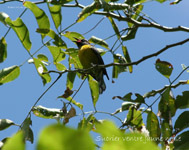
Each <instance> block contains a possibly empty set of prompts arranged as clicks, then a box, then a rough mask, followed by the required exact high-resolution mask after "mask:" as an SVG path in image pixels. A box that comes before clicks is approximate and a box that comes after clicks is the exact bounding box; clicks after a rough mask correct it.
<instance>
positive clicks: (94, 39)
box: [89, 36, 109, 49]
mask: <svg viewBox="0 0 189 150" xmlns="http://www.w3.org/2000/svg"><path fill="white" fill-rule="evenodd" d="M89 42H90V43H94V44H98V45H100V46H102V47H104V48H106V49H109V47H108V44H107V43H106V41H104V40H102V39H100V38H97V37H95V36H92V37H91V38H90V39H89Z"/></svg>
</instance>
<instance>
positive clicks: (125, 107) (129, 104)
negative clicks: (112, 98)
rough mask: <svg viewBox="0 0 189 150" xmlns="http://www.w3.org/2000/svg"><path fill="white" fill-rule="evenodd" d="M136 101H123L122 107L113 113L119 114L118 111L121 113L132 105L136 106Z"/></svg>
mask: <svg viewBox="0 0 189 150" xmlns="http://www.w3.org/2000/svg"><path fill="white" fill-rule="evenodd" d="M135 104H136V103H133V102H123V103H122V104H121V108H119V109H117V110H116V111H115V112H114V113H113V114H117V113H120V112H123V111H127V110H129V108H130V107H131V106H134V105H135Z"/></svg>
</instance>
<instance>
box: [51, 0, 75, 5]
mask: <svg viewBox="0 0 189 150" xmlns="http://www.w3.org/2000/svg"><path fill="white" fill-rule="evenodd" d="M71 1H73V0H51V1H50V3H51V4H55V5H63V4H66V3H69V2H71Z"/></svg>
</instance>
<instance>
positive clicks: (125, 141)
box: [95, 120, 159, 150]
mask: <svg viewBox="0 0 189 150" xmlns="http://www.w3.org/2000/svg"><path fill="white" fill-rule="evenodd" d="M95 127H96V132H97V133H99V134H101V136H102V137H101V136H97V137H96V139H95V141H97V142H103V144H102V149H103V150H110V149H111V150H127V149H128V150H136V149H140V150H152V149H153V150H159V148H158V146H157V145H155V144H154V143H153V142H151V140H148V139H147V137H146V136H145V135H143V134H140V133H135V132H133V133H127V134H124V133H123V132H121V130H120V129H118V127H116V126H115V125H114V124H113V123H112V122H110V121H106V120H105V121H103V122H102V123H96V125H95Z"/></svg>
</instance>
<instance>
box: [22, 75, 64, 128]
mask: <svg viewBox="0 0 189 150" xmlns="http://www.w3.org/2000/svg"><path fill="white" fill-rule="evenodd" d="M61 76H62V74H59V76H58V77H57V78H56V80H55V81H54V82H53V83H52V84H51V85H50V86H49V87H48V88H47V89H46V90H45V91H44V92H43V93H42V94H41V95H40V96H39V98H38V99H37V101H36V102H35V103H34V104H33V106H32V108H31V109H30V111H29V112H28V114H27V116H26V118H25V119H24V121H25V120H26V119H27V118H28V117H29V116H30V114H31V112H32V109H33V107H35V106H36V105H37V103H38V102H39V101H40V100H41V98H42V97H43V96H44V95H45V94H46V93H47V92H48V91H49V90H50V89H51V87H52V86H53V85H54V84H55V83H56V82H57V81H58V80H59V79H60V77H61ZM24 121H23V122H22V124H21V126H22V125H23V123H24Z"/></svg>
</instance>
